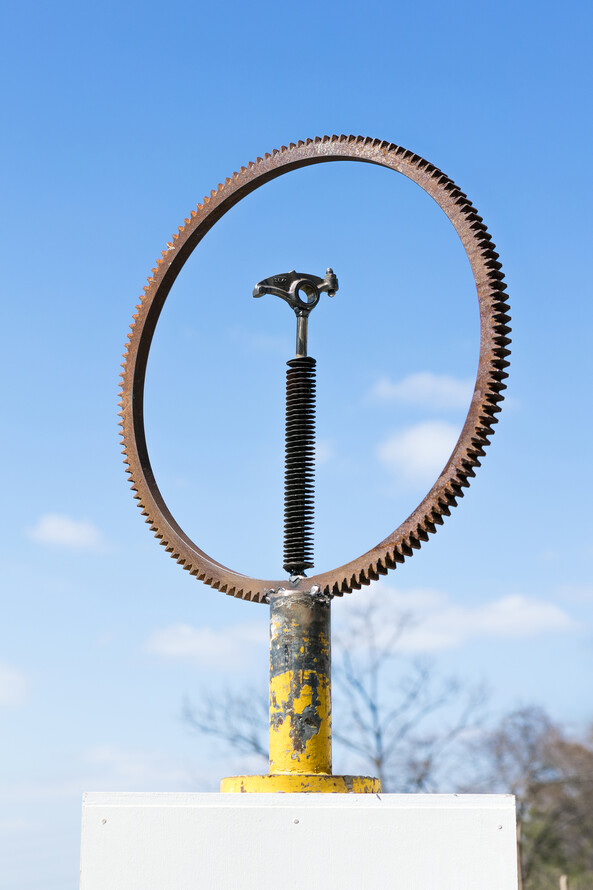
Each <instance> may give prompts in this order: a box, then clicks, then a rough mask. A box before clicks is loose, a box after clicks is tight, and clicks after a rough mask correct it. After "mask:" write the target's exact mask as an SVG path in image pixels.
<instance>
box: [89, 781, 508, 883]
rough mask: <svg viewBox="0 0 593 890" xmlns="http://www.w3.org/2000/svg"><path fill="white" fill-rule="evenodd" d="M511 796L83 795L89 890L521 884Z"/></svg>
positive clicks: (92, 793) (91, 793) (90, 793)
mask: <svg viewBox="0 0 593 890" xmlns="http://www.w3.org/2000/svg"><path fill="white" fill-rule="evenodd" d="M516 862H517V857H516V834H515V801H514V798H513V796H512V795H498V794H497V795H494V794H492V795H491V794H488V795H473V794H472V795H456V794H434V795H432V794H431V795H428V794H381V795H371V794H152V793H151V794H139V793H121V792H120V793H94V792H87V793H86V794H85V795H84V797H83V808H82V848H81V880H80V888H81V890H198V888H199V890H238V888H241V890H256V888H257V890H268V888H270V890H272V888H282V890H305V888H307V890H317V888H319V890H338V888H339V890H362V888H365V887H376V888H389V887H394V888H395V887H397V888H398V890H517V865H516Z"/></svg>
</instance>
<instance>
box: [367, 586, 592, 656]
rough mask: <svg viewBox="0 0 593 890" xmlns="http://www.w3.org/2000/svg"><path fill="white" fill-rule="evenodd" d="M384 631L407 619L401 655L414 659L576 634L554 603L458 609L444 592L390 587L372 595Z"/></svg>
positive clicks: (514, 599) (505, 601)
mask: <svg viewBox="0 0 593 890" xmlns="http://www.w3.org/2000/svg"><path fill="white" fill-rule="evenodd" d="M371 596H372V598H373V607H376V608H377V611H378V613H379V614H380V615H381V619H380V627H382V628H383V627H385V628H386V630H385V632H386V633H389V634H391V633H392V632H393V630H392V629H393V626H394V621H396V620H397V616H398V615H399V616H402V615H405V616H408V618H407V621H406V626H405V630H404V632H403V633H402V636H401V638H400V640H399V642H398V650H399V651H400V652H407V653H410V654H421V653H430V652H437V651H439V650H443V649H454V648H458V647H459V646H461V645H463V644H464V643H466V642H471V641H474V640H479V639H499V640H500V639H507V640H509V639H515V640H519V639H526V638H529V637H536V636H542V635H544V634H552V633H565V632H570V631H574V630H575V629H576V627H577V624H576V622H575V621H574V620H573V619H572V618H571V617H570V616H569V615H568V614H567V612H565V611H564V610H563V609H561V608H560V607H559V606H557V605H555V604H554V603H550V602H546V601H545V600H541V599H537V598H535V597H527V596H523V595H522V594H517V593H513V594H507V595H505V596H502V597H499V598H498V599H495V600H490V601H489V602H486V603H478V604H476V605H475V606H467V605H459V604H457V603H454V602H452V600H451V598H450V597H449V596H448V595H447V594H445V593H443V592H442V591H439V590H434V589H430V588H417V589H411V590H407V591H397V590H394V589H392V588H389V587H386V585H385V584H382V585H381V586H377V585H376V586H375V588H374V590H372V591H371Z"/></svg>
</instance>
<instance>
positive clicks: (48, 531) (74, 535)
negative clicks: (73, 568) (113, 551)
mask: <svg viewBox="0 0 593 890" xmlns="http://www.w3.org/2000/svg"><path fill="white" fill-rule="evenodd" d="M27 534H28V535H29V537H30V538H32V539H33V540H34V541H38V542H39V543H41V544H49V545H51V546H52V547H70V548H72V549H73V550H98V549H99V548H100V547H101V545H102V544H103V535H102V533H101V531H100V530H99V529H98V528H97V526H96V525H94V524H93V523H92V522H90V521H89V520H88V519H72V517H70V516H65V515H63V514H61V513H46V514H45V515H44V516H41V517H40V518H39V519H38V521H37V523H36V524H35V525H34V526H33V527H32V528H29V529H27Z"/></svg>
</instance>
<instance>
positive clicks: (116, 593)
mask: <svg viewBox="0 0 593 890" xmlns="http://www.w3.org/2000/svg"><path fill="white" fill-rule="evenodd" d="M3 21H4V39H3V52H2V61H1V62H0V64H1V65H2V66H3V69H4V71H3V77H2V82H3V84H4V90H3V108H4V114H3V117H4V121H5V127H4V134H3V139H2V143H1V146H0V152H1V154H2V169H3V171H4V176H3V182H2V204H3V208H4V212H3V214H2V218H1V220H0V225H1V226H2V237H1V243H2V245H3V255H4V262H3V276H2V289H3V315H4V318H3V322H4V324H3V340H4V342H3V346H2V361H3V365H4V367H3V379H4V381H5V387H4V405H5V407H4V418H5V430H4V435H3V437H2V443H3V451H4V457H3V465H4V467H5V474H4V505H5V507H4V534H3V536H2V544H1V546H2V561H3V572H2V587H3V613H4V620H3V622H2V624H3V629H2V633H1V635H0V713H1V716H2V719H3V726H4V731H3V733H2V741H1V742H0V745H1V747H2V756H1V762H2V763H3V764H4V770H3V774H4V775H3V779H2V783H3V790H2V793H1V798H2V800H3V801H4V804H3V807H2V812H1V813H0V827H1V828H2V849H3V854H2V856H0V863H2V864H0V883H1V884H2V886H3V887H4V888H7V890H16V888H18V890H33V888H42V887H43V888H44V890H52V888H54V887H55V888H57V887H60V888H74V887H76V886H77V869H78V860H77V857H78V843H79V814H80V798H81V794H82V791H83V790H177V789H183V790H192V789H195V790H207V789H214V788H215V787H216V785H217V782H218V779H219V777H220V776H221V775H224V774H230V773H232V772H233V769H234V767H235V766H236V764H235V763H233V762H232V761H229V760H228V759H227V760H225V759H224V758H223V757H222V756H221V754H220V753H217V752H213V751H212V748H211V747H209V746H208V745H205V744H203V743H202V742H201V741H199V740H197V739H196V738H195V737H192V736H191V735H190V734H189V733H188V731H187V729H186V728H185V727H184V726H183V724H182V722H181V720H180V710H181V700H182V697H183V695H184V694H188V695H190V696H191V695H192V693H193V694H196V695H197V694H198V693H199V691H200V690H201V689H206V688H216V687H217V685H218V686H220V685H225V684H226V685H232V684H233V683H235V682H239V681H245V680H247V681H250V682H253V683H260V684H264V685H265V670H266V623H267V614H266V609H265V608H264V607H259V606H256V605H252V604H249V603H242V602H238V601H236V600H232V599H230V598H226V597H224V596H222V595H221V594H219V593H217V592H214V591H211V590H209V589H208V588H205V587H203V586H202V585H200V584H199V583H198V582H196V581H195V580H194V579H193V578H190V577H188V575H187V573H184V572H182V571H181V570H180V569H179V567H178V566H176V565H175V563H174V562H173V561H172V560H170V559H169V558H168V557H167V556H166V554H164V553H163V552H162V550H161V549H160V548H159V547H158V546H157V545H156V543H155V541H154V539H153V538H152V537H151V535H150V534H149V533H148V531H147V529H146V527H145V526H144V523H143V522H142V521H141V517H140V515H139V512H138V510H137V508H136V507H135V504H134V501H133V500H132V498H131V496H130V493H129V491H128V487H127V485H126V481H125V476H124V472H123V466H122V465H121V455H120V445H119V440H118V435H117V426H116V416H115V415H116V410H117V409H116V402H117V379H118V376H117V375H118V372H119V363H120V361H121V353H122V349H123V344H124V341H125V336H126V332H127V329H128V325H129V323H130V322H131V317H132V313H133V311H134V305H135V303H136V301H137V297H138V295H139V293H140V292H141V289H142V286H143V284H144V283H145V279H146V277H147V275H149V274H150V270H151V268H152V267H153V265H154V262H155V259H156V258H157V257H158V256H160V252H161V250H162V249H163V248H164V247H165V244H166V242H167V241H168V240H169V238H170V236H171V234H172V232H174V231H176V228H177V226H178V225H180V224H182V222H183V219H184V218H185V217H186V216H187V215H188V213H189V211H190V210H191V209H192V208H193V207H194V206H195V205H196V203H197V202H198V201H200V200H201V198H202V197H203V195H204V194H207V193H209V192H210V190H211V189H212V188H214V187H216V185H217V184H218V183H219V182H220V181H222V180H224V178H225V177H226V176H228V175H230V174H231V173H232V172H233V171H234V170H236V169H238V168H239V167H240V166H241V165H243V164H245V163H247V162H248V161H249V160H252V159H254V158H255V157H257V156H258V155H261V154H263V153H264V152H266V151H271V150H272V149H273V148H275V147H279V146H280V145H282V144H287V143H288V142H290V141H296V140H298V139H304V138H307V137H309V136H315V135H321V134H323V133H342V132H344V133H357V134H358V133H361V134H363V135H370V136H373V137H379V138H381V139H386V140H389V141H392V142H395V143H398V144H400V145H403V146H405V147H406V148H410V149H412V150H413V151H414V152H416V153H418V154H420V155H422V156H423V157H425V158H427V159H428V160H429V161H431V162H432V163H434V164H435V165H437V166H439V167H440V168H441V169H442V170H444V172H445V173H447V175H449V176H450V177H451V178H453V179H454V180H455V181H456V182H457V184H458V185H459V186H460V188H461V189H462V190H463V191H464V192H466V193H467V194H468V196H469V197H470V199H471V200H472V201H473V203H474V204H475V206H476V207H477V208H478V211H479V212H480V213H481V215H482V216H483V217H484V220H485V222H486V224H487V225H488V228H489V230H490V232H491V234H492V237H493V239H494V242H495V243H496V245H497V248H498V250H499V252H500V255H501V259H502V262H503V268H504V271H505V273H506V278H507V282H508V285H509V295H510V300H511V306H512V317H513V321H512V325H513V335H512V336H513V356H512V366H511V377H510V379H509V390H508V395H509V398H508V401H507V403H505V406H504V411H503V413H502V415H501V422H500V424H499V427H498V430H497V433H496V435H495V437H494V440H493V444H492V447H491V449H489V451H488V454H487V457H486V458H485V460H484V465H483V467H482V469H481V470H480V471H479V473H478V475H477V477H476V479H475V480H474V483H473V484H472V487H471V488H470V490H469V492H468V493H467V495H466V497H465V499H464V500H463V501H462V502H461V504H460V507H459V508H458V510H456V511H454V513H453V515H452V517H451V518H450V519H449V520H448V521H447V522H446V524H445V526H444V527H443V528H442V529H440V530H439V533H438V535H437V536H436V537H435V538H434V539H432V540H431V541H430V543H429V544H427V545H426V546H425V547H424V548H423V549H422V550H421V551H420V552H419V553H417V554H416V555H415V556H414V558H413V560H411V561H410V562H409V563H407V564H406V565H404V566H403V567H401V568H400V569H398V571H397V572H396V573H394V574H393V575H391V576H389V577H388V578H387V579H386V580H385V581H384V582H382V584H381V585H378V589H377V591H376V592H375V594H374V595H375V596H376V598H377V599H376V601H377V603H378V604H379V605H378V606H377V607H378V608H381V602H382V598H384V601H385V602H386V603H389V604H391V605H396V606H399V607H401V608H402V609H413V610H414V611H415V613H416V614H417V616H418V617H419V619H420V620H419V623H418V625H417V627H416V629H415V631H414V633H413V634H412V636H411V637H410V638H409V639H408V642H407V644H406V645H407V646H408V651H410V652H411V653H419V654H423V655H424V654H427V655H430V656H431V657H434V658H435V660H436V664H437V665H438V668H439V670H442V671H443V672H451V671H453V672H456V673H458V674H459V675H461V676H466V677H467V676H471V677H476V678H484V679H485V680H486V681H487V682H488V683H489V685H490V687H491V689H492V708H493V710H494V711H496V710H497V709H498V711H500V710H503V709H505V708H509V707H512V706H514V705H515V704H517V703H521V702H523V703H527V702H529V703H531V702H536V703H539V704H542V705H543V706H544V707H546V708H548V709H549V711H550V713H551V714H552V716H553V717H555V718H556V719H558V720H562V721H564V722H566V723H568V724H569V725H571V726H574V727H577V728H578V727H579V726H584V725H586V724H587V723H589V722H590V721H591V718H592V713H591V701H590V692H589V690H590V680H589V678H590V676H591V656H592V651H593V650H592V616H591V607H592V604H593V585H592V583H591V572H590V564H591V557H592V548H591V519H590V507H589V502H590V497H591V474H590V465H589V464H590V461H589V457H588V450H589V449H588V443H589V440H590V438H591V410H590V376H589V366H590V361H589V355H590V332H591V288H590V274H589V264H590V263H589V256H590V244H591V226H590V213H588V212H586V210H585V202H586V199H587V198H588V197H589V192H590V172H589V170H590V151H589V149H590V141H591V123H590V115H589V114H588V113H587V109H588V104H589V97H590V92H591V76H590V66H589V61H588V60H589V56H590V42H591V8H590V5H589V4H587V3H585V2H574V0H569V2H566V3H564V4H562V5H559V4H550V3H541V2H539V3H532V2H524V3H509V2H506V0H503V2H499V3H498V4H496V5H492V4H484V3H476V2H452V3H450V4H448V5H447V6H446V7H445V6H443V5H442V4H438V3H435V2H428V3H425V4H422V5H417V6H412V5H410V4H405V5H404V4H402V5H398V4H387V3H370V4H364V5H362V6H361V5H355V4H348V3H340V4H338V3H335V2H326V3H322V4H317V5H315V6H311V5H302V6H300V7H297V6H294V5H291V6H287V7H282V6H279V5H278V4H276V3H274V4H272V3H267V2H264V3H259V4H255V5H254V4H250V5H247V4H240V3H234V2H222V3H220V4H218V5H216V6H214V5H212V6H208V7H206V6H203V5H200V4H195V5H193V6H188V5H187V4H181V3H178V2H171V3H168V4H166V5H165V4H158V3H154V2H145V3H142V4H141V3H132V2H126V0H123V2H118V3H113V2H104V3H102V4H101V5H80V4H73V3H67V2H58V3H55V4H52V5H51V6H50V5H47V4H39V3H32V4H28V5H27V6H20V7H17V6H15V5H13V6H12V7H11V8H10V9H7V10H6V11H5V13H4V19H3ZM328 265H331V266H333V268H334V269H335V271H336V273H337V274H338V276H339V279H340V291H339V293H338V295H337V296H336V298H335V299H334V300H332V301H330V300H326V299H322V302H321V303H320V305H319V306H318V307H317V309H316V310H315V313H314V314H313V315H312V318H311V333H310V351H311V353H312V354H314V355H315V356H316V357H317V359H318V391H319V398H318V411H319V420H318V439H319V462H318V467H317V492H318V501H317V521H316V529H317V531H316V554H317V567H318V568H319V569H320V570H322V569H324V568H330V567H331V566H332V565H337V564H340V563H341V562H343V561H346V560H347V559H349V558H352V557H354V556H356V555H358V554H359V553H361V552H363V551H364V550H366V549H367V547H369V546H371V545H372V544H374V543H376V541H378V540H379V539H381V538H382V537H384V536H385V535H386V534H387V533H389V532H390V531H391V530H392V529H393V528H394V527H395V526H396V525H398V524H399V523H400V522H401V521H402V519H404V518H405V516H406V515H407V514H408V513H409V511H410V510H411V509H412V508H413V507H414V506H415V505H416V503H417V502H418V501H419V500H420V499H421V498H422V496H423V495H424V493H425V492H426V490H427V488H428V487H430V485H431V484H432V481H433V480H434V477H435V475H436V474H438V471H439V467H438V464H439V462H441V461H442V462H443V463H444V459H446V456H447V455H446V453H444V452H443V449H444V451H445V452H446V449H447V443H448V442H450V440H451V436H453V435H454V434H455V431H456V430H458V429H459V428H460V425H461V423H462V421H463V417H464V413H465V410H466V409H467V398H468V396H467V392H468V381H471V379H472V376H473V375H474V373H475V366H476V360H477V308H476V305H475V302H476V301H475V295H474V293H473V285H472V281H471V275H470V271H469V267H468V264H467V261H466V259H465V256H464V254H463V250H462V248H461V245H460V243H459V242H458V241H457V238H456V236H455V233H454V232H453V230H452V228H451V226H450V225H449V223H448V221H447V220H446V219H445V217H444V216H443V215H442V214H441V213H440V211H439V210H438V208H437V207H436V205H434V204H433V203H432V202H431V200H430V199H429V198H428V197H427V196H426V195H424V194H423V193H422V192H420V191H419V190H418V189H417V188H416V187H415V186H413V185H412V184H411V183H409V182H407V181H405V180H403V179H402V178H401V177H398V176H396V175H394V174H392V173H390V172H389V171H384V170H380V169H374V168H370V167H369V168H367V167H366V165H355V164H340V165H324V166H323V167H321V168H317V169H309V170H303V171H299V172H297V173H294V174H290V175H289V176H285V177H283V178H282V179H281V180H279V181H277V182H275V183H271V184H269V185H268V186H266V187H265V188H263V189H261V190H260V191H258V192H257V193H256V194H255V195H252V196H250V198H249V199H247V200H245V201H243V202H242V203H241V204H240V205H239V206H238V207H237V208H235V209H234V210H233V211H232V212H231V213H229V214H228V215H227V217H225V218H224V220H223V221H221V222H220V223H219V224H218V225H217V226H216V227H215V228H214V229H213V230H212V232H211V233H210V234H209V235H208V236H207V238H206V239H205V240H204V242H203V244H202V245H201V246H200V248H199V249H198V251H196V253H195V254H194V255H193V256H192V258H191V260H190V262H189V263H188V264H187V266H186V267H185V269H184V271H183V274H182V275H181V276H180V278H179V279H178V281H177V283H176V285H175V288H174V291H173V292H172V294H171V297H170V298H169V301H168V303H167V306H166V309H165V311H164V313H163V316H162V319H161V322H160V323H159V328H158V330H157V335H156V337H155V342H154V346H153V352H152V354H151V359H150V363H149V369H148V378H147V429H148V442H149V448H150V451H151V455H152V459H153V463H154V467H155V472H156V475H157V478H158V480H159V484H160V485H161V488H162V490H163V493H164V495H165V497H166V499H167V501H168V502H169V504H170V506H171V508H172V509H173V512H174V513H175V515H176V516H178V518H179V520H180V522H181V524H182V525H183V526H184V527H185V528H186V530H187V531H188V532H189V533H190V534H191V535H192V537H194V539H195V540H197V541H198V542H199V543H200V545H201V546H203V547H204V548H205V549H206V550H207V551H208V552H210V553H211V554H212V555H213V556H215V557H216V558H217V559H219V560H222V561H223V562H226V563H227V564H229V565H231V566H232V567H233V568H236V569H238V570H240V571H244V572H246V573H249V574H251V573H253V574H261V573H263V574H264V576H266V573H271V574H268V575H267V576H270V577H273V576H274V572H277V571H278V566H279V562H280V551H281V529H280V516H281V499H282V422H283V421H282V415H283V404H282V400H283V394H282V393H283V378H284V362H285V361H286V359H288V358H290V357H291V355H292V348H293V338H294V320H293V317H292V315H291V314H290V313H289V312H288V310H287V309H286V308H285V307H284V305H283V304H281V303H280V301H278V300H274V298H272V297H266V298H265V299H263V300H260V301H257V302H256V301H254V300H252V299H251V296H250V295H251V289H252V288H253V285H254V284H255V283H256V282H257V281H258V280H260V279H261V278H264V277H267V276H269V275H271V274H275V273H277V272H280V271H285V270H288V269H290V268H293V267H296V268H298V269H302V270H304V271H309V272H313V273H316V274H320V275H323V273H324V270H325V268H326V266H328ZM443 454H444V456H443ZM435 467H436V469H435ZM365 595H366V594H365V591H360V592H359V593H357V594H355V595H354V596H353V597H352V602H354V600H355V599H360V598H363V597H364V596H365ZM348 608H349V606H348V603H347V602H339V603H337V604H336V607H335V616H336V620H337V621H340V620H341V618H342V617H343V615H344V614H345V612H346V611H347V609H348ZM231 655H232V659H231V661H232V665H233V670H232V672H230V673H225V671H224V667H223V663H224V661H225V656H226V660H227V661H228V658H229V657H230V656H231ZM2 869H4V873H3V872H2Z"/></svg>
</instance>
